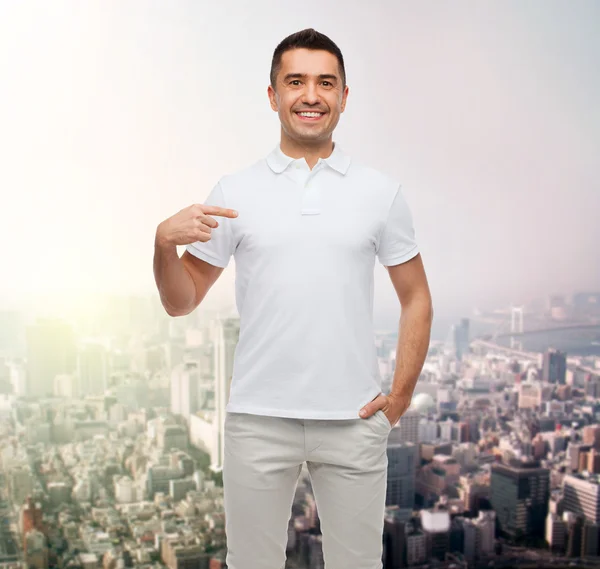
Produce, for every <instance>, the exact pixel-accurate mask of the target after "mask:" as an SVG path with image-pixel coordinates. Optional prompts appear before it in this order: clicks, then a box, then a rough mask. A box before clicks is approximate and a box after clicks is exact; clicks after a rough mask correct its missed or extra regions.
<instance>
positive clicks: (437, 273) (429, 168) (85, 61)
mask: <svg viewBox="0 0 600 569" xmlns="http://www.w3.org/2000/svg"><path fill="white" fill-rule="evenodd" d="M309 26H310V27H315V28H316V29H317V30H319V31H321V32H323V33H325V34H327V35H329V36H330V37H331V38H332V39H333V40H334V41H335V42H336V43H337V44H338V45H339V46H340V48H341V50H342V52H343V54H344V57H345V60H346V70H347V74H348V84H349V86H350V95H349V99H348V106H347V110H346V112H345V113H344V114H343V115H342V119H341V121H340V125H339V126H338V129H337V131H336V133H335V135H334V139H335V140H337V141H338V142H339V144H340V146H342V147H343V148H344V149H345V150H346V151H348V152H349V153H350V154H352V155H354V156H356V157H357V158H360V159H361V160H362V161H364V162H367V163H370V164H371V165H373V166H375V167H378V168H380V169H382V170H384V171H386V172H387V173H389V174H391V175H393V176H396V177H397V178H398V179H399V180H401V181H402V183H403V185H404V192H405V195H406V197H407V199H408V201H409V204H410V205H411V208H412V210H413V215H414V218H415V226H416V233H417V239H418V241H419V244H420V247H421V252H422V255H423V260H424V263H425V266H426V270H427V274H428V277H429V281H430V285H431V289H432V293H433V296H434V305H435V307H436V308H437V309H438V310H439V311H441V312H442V313H443V312H452V311H453V310H458V309H461V310H462V309H463V307H469V306H472V305H474V304H477V305H485V304H486V303H495V302H510V301H515V302H519V301H522V300H526V299H527V298H529V297H531V296H536V295H546V294H548V293H553V292H565V293H570V292H573V291H575V290H579V289H594V288H595V289H598V288H600V258H599V257H600V255H599V253H598V245H599V244H600V223H599V213H600V182H599V181H598V176H599V173H598V165H599V159H598V156H599V155H600V103H599V101H600V34H599V33H598V29H599V26H600V2H596V1H593V0H591V1H587V2H585V1H572V2H571V1H562V2H553V1H550V0H543V1H533V0H528V1H527V2H523V1H521V0H515V1H512V2H510V1H506V0H503V1H497V2H491V1H490V2H472V1H464V2H462V1H452V2H439V1H436V2H430V1H423V0H419V1H417V0H414V1H412V2H403V1H397V0H389V1H387V2H381V1H374V0H372V1H370V2H364V1H347V0H345V1H343V2H342V1H341V0H338V1H331V2H321V1H304V2H302V3H297V2H294V3H291V2H290V3H286V2H281V0H277V1H275V0H274V1H269V2H266V1H257V0H253V1H251V2H250V1H228V2H216V1H215V2H213V1H210V2H209V1H204V2H202V1H176V2H175V1H173V2H147V1H132V0H129V1H127V2H122V1H120V0H118V1H117V0H115V1H113V2H110V1H107V0H102V1H100V0H98V1H90V0H86V1H85V2H77V1H74V0H72V1H69V2H62V1H58V0H52V1H39V2H26V1H16V0H15V1H7V0H3V1H2V2H0V100H1V102H2V104H1V105H0V189H1V191H2V198H3V200H2V206H1V208H0V254H1V265H0V266H1V267H2V278H1V279H0V297H3V298H10V297H11V296H15V295H17V294H18V295H21V296H23V295H32V296H33V295H34V294H36V291H42V290H60V291H65V290H67V289H69V290H71V289H72V290H74V291H78V290H98V289H107V290H108V289H110V290H116V291H122V292H125V291H152V290H154V280H153V275H152V257H153V238H154V232H155V229H156V226H157V224H158V223H159V222H160V221H161V220H163V219H164V218H166V217H168V216H170V215H172V214H174V213H176V212H177V211H178V210H179V209H181V208H183V207H186V206H187V205H189V204H191V203H194V202H202V201H203V200H204V198H205V197H206V196H207V194H208V192H209V191H210V189H211V188H212V186H213V185H214V183H215V182H216V181H217V180H218V178H219V177H220V176H221V175H223V174H226V173H230V172H233V171H235V170H238V169H240V168H243V167H245V166H247V165H249V164H251V163H252V162H254V161H255V160H257V159H259V158H261V157H263V156H264V155H266V154H267V153H268V152H269V151H270V150H271V149H272V148H273V147H274V146H275V144H276V143H277V142H278V140H279V122H278V118H277V115H276V114H275V113H274V112H273V111H271V109H270V107H269V104H268V99H267V94H266V89H267V84H268V74H269V67H270V61H271V57H272V53H273V49H274V48H275V46H276V45H277V43H278V42H279V41H280V40H281V39H283V38H284V37H285V36H287V35H288V34H290V33H292V32H295V31H297V30H300V29H302V28H305V27H309ZM182 251H183V249H181V251H180V252H182ZM234 267H235V265H234V264H232V265H230V268H228V269H227V270H226V271H225V273H224V274H223V275H222V277H221V279H220V281H219V282H218V283H217V285H215V288H214V289H213V290H212V291H211V293H210V295H212V296H214V297H215V298H217V297H219V298H223V299H228V300H232V299H233V294H234V288H233V282H234ZM376 282H377V287H376V296H377V297H376V303H375V306H376V313H380V314H384V313H387V314H393V315H395V314H396V311H397V306H398V304H397V300H396V297H395V293H394V291H393V288H392V286H391V283H390V282H389V277H388V276H387V273H386V271H385V269H383V267H381V266H378V267H377V271H376ZM438 314H439V312H438Z"/></svg>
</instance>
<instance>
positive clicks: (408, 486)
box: [385, 442, 417, 509]
mask: <svg viewBox="0 0 600 569" xmlns="http://www.w3.org/2000/svg"><path fill="white" fill-rule="evenodd" d="M387 455H388V475H387V493H386V499H385V504H386V506H399V507H400V508H402V509H412V508H413V507H414V505H415V474H416V462H417V445H416V444H414V443H411V442H407V443H398V444H388V448H387Z"/></svg>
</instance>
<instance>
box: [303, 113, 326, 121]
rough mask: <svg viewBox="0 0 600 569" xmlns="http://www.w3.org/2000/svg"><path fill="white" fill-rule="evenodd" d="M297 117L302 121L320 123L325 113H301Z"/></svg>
mask: <svg viewBox="0 0 600 569" xmlns="http://www.w3.org/2000/svg"><path fill="white" fill-rule="evenodd" d="M296 115H297V116H298V117H300V120H303V121H308V122H314V121H318V120H319V119H320V118H321V117H323V116H325V113H321V112H318V111H300V112H297V113H296Z"/></svg>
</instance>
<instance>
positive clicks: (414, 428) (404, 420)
mask: <svg viewBox="0 0 600 569" xmlns="http://www.w3.org/2000/svg"><path fill="white" fill-rule="evenodd" d="M420 420H421V414H420V412H419V411H418V410H417V409H410V408H409V409H408V411H406V412H405V413H404V415H402V417H400V421H398V423H397V424H396V425H394V428H393V429H392V431H391V432H390V436H389V439H388V440H389V442H390V443H414V444H418V443H419V422H420Z"/></svg>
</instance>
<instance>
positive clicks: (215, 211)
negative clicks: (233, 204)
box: [204, 205, 238, 218]
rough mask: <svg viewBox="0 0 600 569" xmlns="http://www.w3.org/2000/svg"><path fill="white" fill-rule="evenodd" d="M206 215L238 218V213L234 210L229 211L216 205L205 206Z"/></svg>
mask: <svg viewBox="0 0 600 569" xmlns="http://www.w3.org/2000/svg"><path fill="white" fill-rule="evenodd" d="M204 213H207V214H209V215H219V216H221V217H230V218H234V217H237V215H238V212H237V211H235V210H234V209H228V208H226V207H218V206H216V205H207V206H204Z"/></svg>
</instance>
